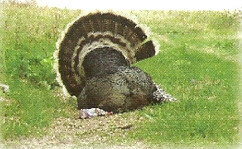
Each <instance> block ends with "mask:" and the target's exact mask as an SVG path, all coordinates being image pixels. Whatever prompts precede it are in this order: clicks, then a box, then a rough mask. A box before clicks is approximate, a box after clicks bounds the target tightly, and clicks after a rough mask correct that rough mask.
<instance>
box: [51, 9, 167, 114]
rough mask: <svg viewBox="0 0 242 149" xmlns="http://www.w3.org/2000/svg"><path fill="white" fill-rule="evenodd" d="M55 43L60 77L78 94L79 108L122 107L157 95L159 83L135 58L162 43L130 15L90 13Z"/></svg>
mask: <svg viewBox="0 0 242 149" xmlns="http://www.w3.org/2000/svg"><path fill="white" fill-rule="evenodd" d="M57 49H58V50H57V53H56V54H55V56H56V64H57V65H56V70H57V75H58V77H59V83H60V84H61V85H62V86H63V88H64V90H66V91H67V92H68V93H69V94H70V95H71V96H76V97H78V108H79V109H82V108H94V107H98V108H102V109H104V110H106V111H113V112H122V111H127V110H132V109H136V108H140V107H143V106H145V105H147V104H149V103H151V102H155V101H157V98H158V96H157V93H158V92H157V91H158V88H157V86H156V85H155V84H154V83H153V81H152V80H151V78H150V77H149V75H148V74H146V73H145V72H143V71H142V70H140V69H139V68H136V67H131V64H134V63H135V62H137V61H140V60H143V59H146V58H149V57H152V56H154V55H155V54H156V53H158V49H157V48H155V45H154V43H153V41H152V40H149V39H148V38H147V35H146V34H145V32H144V30H143V29H141V27H140V26H139V25H138V24H136V23H135V22H133V21H132V20H130V19H128V18H126V17H123V16H121V15H117V14H114V13H113V12H105V13H101V12H96V13H89V14H88V15H85V16H82V17H79V18H78V19H77V20H75V21H74V22H73V23H71V24H70V25H69V26H68V27H67V29H66V30H65V32H64V34H63V36H62V38H61V39H60V40H59V42H58V43H57ZM159 91H160V90H159ZM163 93H164V92H163ZM158 94H160V93H158ZM163 97H164V96H160V97H159V99H162V98H163Z"/></svg>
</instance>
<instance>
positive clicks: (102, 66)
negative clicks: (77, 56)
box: [82, 47, 129, 79]
mask: <svg viewBox="0 0 242 149" xmlns="http://www.w3.org/2000/svg"><path fill="white" fill-rule="evenodd" d="M82 66H83V67H84V70H85V76H86V78H87V79H91V78H93V77H103V76H107V75H109V74H113V73H116V72H117V71H118V68H120V67H122V66H123V67H129V62H128V61H127V60H126V59H125V57H124V56H123V54H122V53H121V52H119V51H118V50H115V49H113V48H110V47H104V48H96V49H94V50H92V51H91V52H89V53H88V54H87V55H86V56H85V58H84V61H83V64H82Z"/></svg>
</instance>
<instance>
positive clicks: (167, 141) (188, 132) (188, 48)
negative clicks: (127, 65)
mask: <svg viewBox="0 0 242 149" xmlns="http://www.w3.org/2000/svg"><path fill="white" fill-rule="evenodd" d="M2 5H3V6H4V7H3V9H2V15H1V17H2V18H1V28H0V34H1V51H0V60H1V64H0V69H1V71H0V77H1V78H0V80H1V81H0V82H2V83H5V84H8V85H9V86H10V92H9V93H1V92H0V95H1V97H3V98H4V101H0V102H1V115H2V116H1V118H2V124H1V134H2V139H3V140H4V141H6V142H8V141H11V140H15V141H16V140H17V142H18V140H21V139H22V138H25V139H29V138H33V137H34V138H42V137H44V136H48V135H50V130H53V129H54V127H55V125H54V126H53V124H55V123H56V121H58V120H60V119H61V120H63V119H64V120H67V119H68V121H70V122H69V123H71V124H73V125H77V124H79V125H80V127H81V125H84V124H85V123H87V122H90V123H91V121H92V120H87V121H86V122H85V121H81V120H76V119H75V118H74V117H75V114H77V111H76V99H75V98H65V97H63V96H62V93H61V89H60V87H59V86H58V84H57V82H56V80H55V71H54V70H53V64H54V59H53V52H54V51H55V43H56V41H57V39H58V38H59V36H60V34H61V31H62V30H64V28H65V26H66V24H67V23H69V22H70V21H72V20H73V19H75V18H76V17H77V16H78V15H79V14H80V13H82V11H80V10H67V9H57V8H51V9H50V8H39V7H35V6H29V5H19V4H10V5H9V4H2ZM129 13H130V14H131V15H134V16H136V17H137V18H138V20H139V21H140V23H142V24H145V25H147V26H148V27H149V28H150V31H151V32H152V33H151V37H153V38H155V39H156V40H157V42H159V44H160V53H159V54H158V55H157V56H155V57H153V58H150V59H146V60H144V61H141V62H139V63H137V64H135V66H138V67H140V68H141V69H143V70H144V71H146V72H147V73H149V74H150V75H151V77H152V79H153V80H154V81H155V82H156V83H157V84H159V85H160V86H161V87H162V88H163V89H165V90H166V91H167V92H168V93H170V94H171V95H173V96H174V97H176V98H177V101H176V102H172V103H162V104H157V105H151V106H148V107H145V108H143V109H141V110H136V111H133V112H127V113H124V114H119V115H116V116H113V117H114V119H115V120H112V117H111V118H105V117H102V118H94V119H93V121H99V120H101V121H103V122H104V123H107V126H108V128H107V129H105V131H104V130H103V128H102V126H101V125H100V126H99V127H97V129H95V131H94V130H92V131H85V130H83V131H82V130H79V131H77V132H75V133H74V134H69V135H75V136H77V137H78V138H79V140H81V139H83V138H86V137H87V136H88V137H89V136H92V137H93V136H94V135H95V136H96V135H97V136H99V138H101V140H103V141H104V143H105V142H106V143H107V144H108V143H110V142H112V141H110V140H112V139H114V137H115V140H116V142H112V143H114V144H133V142H141V143H143V144H146V145H156V146H171V145H172V146H176V145H184V146H196V147H198V146H199V147H201V146H205V147H206V146H211V145H216V146H236V145H238V144H239V126H240V114H239V107H238V102H239V93H240V92H239V81H240V80H239V72H240V67H239V54H240V53H239V52H240V51H239V40H240V39H239V37H238V31H239V14H240V13H241V12H239V11H235V12H229V11H221V12H218V11H129ZM134 118H136V119H139V120H135V121H134V120H133V119H134ZM119 119H120V122H125V123H132V125H133V127H131V129H127V130H126V129H125V130H118V131H114V129H115V128H116V124H117V123H119V122H118V121H119ZM114 121H115V122H114ZM74 122H75V123H74ZM59 125H61V126H62V128H67V127H69V125H68V124H67V123H66V122H64V121H63V124H59ZM79 125H78V126H79ZM63 132H66V133H67V131H63ZM110 132H112V133H113V135H112V137H110V136H109V133H110ZM52 133H57V132H56V131H54V132H52ZM120 133H122V135H120ZM62 135H63V134H62ZM104 137H105V139H104ZM124 138H125V140H124ZM58 139H61V137H59V138H58ZM73 142H74V143H75V142H78V139H76V140H75V141H73ZM97 142H98V141H97ZM91 144H93V143H91Z"/></svg>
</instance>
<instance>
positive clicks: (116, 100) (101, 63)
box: [78, 47, 156, 113]
mask: <svg viewBox="0 0 242 149" xmlns="http://www.w3.org/2000/svg"><path fill="white" fill-rule="evenodd" d="M83 67H84V70H85V73H86V77H87V80H86V85H85V87H84V89H83V90H82V92H81V94H80V95H79V96H78V108H79V109H89V108H94V107H95V108H101V109H103V110H105V111H112V112H114V113H117V112H125V111H129V110H134V109H138V108H142V107H143V106H146V105H148V104H150V103H151V102H155V99H154V98H153V93H154V92H155V91H156V87H155V85H154V83H153V81H152V80H151V78H150V76H149V75H148V74H147V73H145V72H143V71H142V70H141V69H139V68H137V67H130V66H129V63H128V62H127V60H125V58H124V57H123V56H122V54H121V53H120V52H118V51H117V50H114V49H112V48H108V47H106V48H98V49H95V50H93V51H92V52H90V53H88V54H87V55H86V57H85V59H84V62H83Z"/></svg>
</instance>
